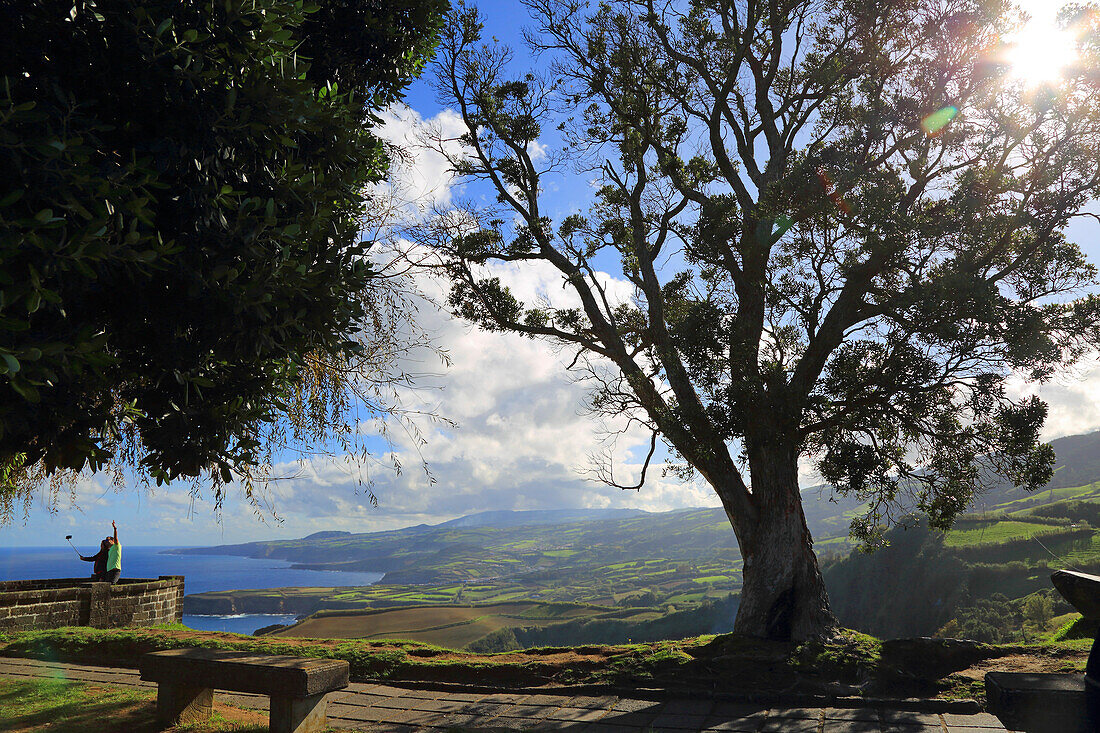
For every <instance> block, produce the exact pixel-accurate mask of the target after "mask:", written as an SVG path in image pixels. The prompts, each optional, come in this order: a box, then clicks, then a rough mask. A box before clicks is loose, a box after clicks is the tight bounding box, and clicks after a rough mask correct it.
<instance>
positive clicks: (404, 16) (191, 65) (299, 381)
mask: <svg viewBox="0 0 1100 733" xmlns="http://www.w3.org/2000/svg"><path fill="white" fill-rule="evenodd" d="M444 7H445V4H444V3H443V2H442V0H433V1H431V2H417V3H414V2H398V3H392V2H376V1H374V0H363V1H360V0H334V1H333V2H326V3H323V4H321V5H320V6H318V5H313V4H307V3H306V2H304V0H256V1H253V0H247V1H246V0H227V1H226V2H222V1H221V0H218V1H216V2H215V1H214V0H203V1H202V2H196V3H183V4H181V3H178V2H173V1H171V0H152V1H151V2H144V1H142V2H138V1H137V0H124V1H123V2H112V3H102V2H97V1H96V0H80V1H79V2H76V3H75V4H74V3H71V2H59V1H55V0H50V1H48V2H34V1H31V0H19V1H18V2H15V3H9V4H7V5H5V7H4V8H3V9H2V10H0V44H3V46H4V47H5V48H7V49H8V51H9V61H8V63H7V64H6V65H5V67H4V76H3V78H2V79H0V170H2V171H3V173H4V175H3V183H0V189H2V190H0V359H2V361H0V471H2V472H3V474H2V477H3V479H4V483H3V484H2V485H0V489H2V490H3V491H2V492H0V493H2V496H3V498H4V500H5V505H6V509H7V511H6V513H7V514H8V515H9V516H10V510H11V498H12V492H15V491H25V488H26V486H27V485H33V484H34V483H35V480H36V479H38V478H40V477H42V476H44V475H49V474H53V473H55V472H59V471H60V472H65V471H79V470H81V469H83V468H86V467H87V468H89V469H91V470H92V471H97V470H101V469H103V468H105V467H108V466H115V467H118V466H121V465H130V466H136V467H138V468H139V469H140V470H141V471H142V472H143V473H145V474H146V475H147V476H149V477H151V478H153V479H155V480H156V481H157V483H161V482H163V481H168V480H172V479H175V478H177V477H181V476H183V477H198V476H201V475H204V474H207V475H209V478H210V480H211V482H212V483H213V484H214V485H215V486H220V484H221V483H223V482H226V481H229V480H230V479H231V478H232V477H233V475H234V474H235V473H236V474H241V475H246V476H247V475H251V474H253V473H254V472H255V471H256V470H257V469H258V467H260V466H262V465H263V464H264V463H265V461H266V460H267V457H266V454H265V448H270V447H271V445H272V444H273V443H274V444H275V445H278V444H279V442H280V440H281V439H282V438H284V437H285V434H286V432H287V431H288V430H289V431H290V432H291V433H292V434H293V437H294V438H299V439H304V438H307V437H308V438H313V439H317V438H318V437H321V438H324V437H325V436H328V435H331V434H332V432H338V431H339V429H340V428H339V425H340V424H341V423H342V422H343V421H342V420H341V419H340V415H341V413H342V411H343V410H346V399H347V398H346V391H347V389H348V382H347V380H346V378H344V377H343V376H341V375H342V374H343V371H341V370H350V369H353V368H354V366H355V364H356V360H358V359H362V358H363V357H364V355H369V354H370V347H369V344H370V342H371V340H372V339H376V338H381V337H382V335H383V334H381V333H370V332H364V331H362V329H363V328H368V329H369V328H370V327H371V325H372V324H375V323H377V322H378V319H379V313H378V312H377V309H378V307H379V304H378V302H377V301H378V300H379V296H378V295H377V294H372V293H376V292H377V290H372V287H373V285H372V282H373V281H372V278H373V275H374V273H373V272H372V270H371V267H370V265H369V264H368V263H367V260H366V259H365V254H366V252H367V249H368V247H369V243H366V242H360V239H359V231H360V227H361V225H362V222H363V218H364V216H365V214H366V204H367V200H366V198H365V193H364V186H365V184H367V183H369V182H371V181H376V180H378V179H379V177H380V176H382V175H383V173H384V172H385V170H386V165H387V161H386V156H385V153H384V150H383V146H382V143H381V142H380V141H379V140H378V139H377V138H376V137H374V136H373V135H372V134H371V133H370V131H369V127H370V125H371V123H372V118H371V117H370V112H371V110H373V109H376V108H377V106H378V105H381V104H385V103H387V102H389V101H392V100H394V99H396V98H398V96H399V95H400V92H401V90H402V89H403V87H404V86H405V85H406V84H407V83H408V81H409V78H410V75H411V74H413V73H415V72H417V71H419V69H420V68H421V66H422V65H423V63H424V61H425V58H426V55H427V54H428V53H429V52H430V50H431V48H432V46H433V43H434V36H435V33H436V31H437V30H438V23H439V21H440V19H441V17H442V16H441V13H442V10H443V9H444ZM306 50H308V52H309V53H308V54H307V53H306ZM318 408H319V409H318ZM288 423H289V425H288ZM330 428H331V429H330ZM21 487H22V488H21Z"/></svg>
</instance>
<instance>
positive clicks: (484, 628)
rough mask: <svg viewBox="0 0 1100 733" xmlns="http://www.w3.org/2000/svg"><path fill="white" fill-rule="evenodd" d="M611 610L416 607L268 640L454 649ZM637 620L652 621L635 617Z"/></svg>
mask: <svg viewBox="0 0 1100 733" xmlns="http://www.w3.org/2000/svg"><path fill="white" fill-rule="evenodd" d="M611 610H612V609H609V608H600V607H598V606H582V605H573V604H545V603H522V602H521V603H496V604H489V605H479V606H454V605H448V606H417V607H410V608H395V609H387V610H378V611H322V612H319V613H317V614H314V615H312V616H309V617H308V618H306V619H304V620H302V621H300V622H299V623H297V624H295V625H294V626H291V627H288V628H286V629H284V630H282V631H278V632H275V633H274V634H272V635H273V636H294V637H310V638H340V639H402V640H406V641H418V642H422V643H425V644H436V645H439V646H445V647H449V648H451V649H460V648H462V647H464V646H466V645H467V644H469V643H471V642H473V641H477V640H478V639H481V638H482V637H484V636H486V635H488V634H490V633H492V632H494V631H498V630H500V629H503V628H510V627H515V626H549V625H552V624H560V623H565V622H567V621H571V620H575V619H582V618H595V617H599V616H601V615H604V614H606V613H607V612H608V611H611ZM638 616H639V617H652V616H653V614H652V613H647V612H644V611H641V612H639V613H638Z"/></svg>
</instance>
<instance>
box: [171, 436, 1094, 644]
mask: <svg viewBox="0 0 1100 733" xmlns="http://www.w3.org/2000/svg"><path fill="white" fill-rule="evenodd" d="M1054 446H1055V449H1056V451H1057V454H1058V457H1059V464H1058V469H1057V471H1056V473H1055V477H1054V480H1053V481H1051V482H1050V484H1048V486H1047V487H1045V488H1044V489H1043V490H1042V491H1039V492H1036V493H1034V494H1025V493H1024V492H1022V491H1021V490H1019V489H1015V488H1014V487H1011V486H1005V485H1001V486H995V487H993V489H992V490H990V491H988V492H986V493H985V494H983V495H982V496H981V497H979V499H978V501H976V502H975V503H974V505H973V506H972V511H971V513H969V514H966V515H963V516H962V517H960V519H959V520H958V521H957V522H956V524H955V526H954V527H953V528H952V529H951V530H950V531H948V532H946V533H944V532H939V531H930V530H928V529H927V528H926V527H924V526H922V525H921V524H920V523H915V524H913V526H910V527H908V528H897V529H894V530H891V531H890V532H889V533H888V535H887V537H888V540H889V545H888V546H887V547H885V548H883V549H881V550H878V551H876V552H874V553H871V554H864V553H860V552H858V551H855V550H854V549H853V548H854V544H853V542H852V541H851V540H850V539H849V538H848V536H847V527H848V523H849V522H850V521H851V519H852V517H854V516H855V515H856V513H857V512H858V510H859V503H858V501H857V500H855V499H853V498H848V497H840V496H834V495H832V494H831V492H829V491H828V489H822V488H820V487H814V488H810V489H806V490H804V492H803V495H804V502H805V505H806V515H807V522H808V524H809V526H810V528H811V531H812V532H813V533H814V535H815V537H816V538H817V542H816V550H817V552H818V555H819V557H820V558H821V560H822V567H823V574H824V576H825V580H826V583H827V585H828V588H829V592H830V597H831V600H832V604H833V609H834V611H835V612H836V613H837V616H838V617H839V619H840V621H841V623H842V624H843V625H844V626H846V627H849V628H853V629H857V630H860V631H863V632H867V633H872V634H875V635H877V636H880V637H884V638H889V637H899V636H928V635H936V634H940V635H945V636H952V635H957V636H965V637H967V638H975V639H978V640H981V641H990V642H1011V641H1026V640H1029V639H1033V638H1037V637H1038V636H1041V635H1046V634H1051V633H1053V632H1054V631H1055V630H1056V627H1057V626H1059V625H1064V624H1065V623H1066V622H1068V621H1071V620H1072V616H1070V615H1068V614H1069V611H1070V610H1071V609H1069V607H1068V606H1066V605H1065V604H1064V603H1063V602H1062V601H1061V599H1060V598H1059V597H1058V596H1057V594H1056V593H1054V592H1053V590H1052V589H1051V587H1050V582H1049V574H1050V572H1051V571H1052V570H1054V569H1057V568H1060V567H1073V568H1077V569H1082V570H1085V571H1090V570H1100V532H1098V531H1097V529H1095V528H1097V527H1100V462H1097V461H1096V460H1095V459H1094V456H1097V455H1100V433H1098V434H1092V435H1089V436H1075V437H1072V438H1065V439H1061V440H1058V441H1054ZM1076 480H1088V482H1087V483H1083V484H1080V485H1065V484H1066V483H1067V482H1068V481H1076ZM180 552H201V553H207V554H235V555H244V556H248V557H271V558H278V559H284V560H289V561H291V562H293V563H295V564H296V566H297V567H306V568H310V569H325V570H333V571H334V572H333V573H332V576H333V578H334V580H335V582H334V583H333V585H332V586H329V587H317V588H278V589H268V590H256V591H224V592H217V593H202V594H195V595H190V596H188V597H187V599H186V607H187V612H188V613H202V614H236V613H291V614H296V615H298V616H299V617H305V618H302V619H301V620H300V621H299V623H297V624H295V625H294V626H292V627H290V628H273V629H268V630H265V633H271V634H274V635H278V636H315V637H323V636H333V637H344V638H363V639H379V638H402V639H408V640H413V641H422V642H426V643H432V644H439V645H442V646H448V647H452V648H463V647H464V648H470V649H472V650H477V651H504V650H508V649H515V648H519V647H522V646H537V645H549V644H577V643H625V642H627V641H629V640H633V641H652V640H656V639H662V638H683V637H687V636H692V635H698V634H706V633H719V632H724V631H729V630H730V629H731V628H732V623H733V618H734V615H735V612H736V605H737V592H738V590H739V588H740V585H741V573H740V566H741V558H740V554H739V552H738V549H737V546H736V543H735V542H734V536H733V532H732V530H731V529H730V527H729V523H728V521H727V519H726V517H725V514H724V513H723V511H722V510H721V509H716V508H714V509H712V508H705V509H686V510H679V511H673V512H665V513H645V512H626V513H623V512H618V513H611V514H607V513H604V514H601V513H600V512H598V511H596V512H593V513H592V514H591V515H589V517H588V519H585V514H584V512H583V511H573V510H570V511H568V512H565V513H562V514H560V515H557V516H555V513H554V512H539V513H535V512H532V513H524V512H492V513H488V514H486V515H472V516H469V517H463V518H461V519H459V520H453V521H451V522H447V523H444V524H441V525H436V526H423V525H421V526H417V527H408V528H405V529H400V530H393V531H388V532H376V533H365V534H352V533H342V532H323V533H318V534H316V535H313V536H310V537H306V538H301V539H295V540H286V541H280V542H267V543H250V544H244V545H231V546H222V547H213V548H200V549H194V550H181V551H180ZM341 570H378V571H381V572H385V573H386V575H385V577H384V578H383V579H382V581H380V582H379V583H377V584H375V585H370V586H358V587H354V586H341V585H340V584H339V580H338V578H339V576H340V572H339V571H341Z"/></svg>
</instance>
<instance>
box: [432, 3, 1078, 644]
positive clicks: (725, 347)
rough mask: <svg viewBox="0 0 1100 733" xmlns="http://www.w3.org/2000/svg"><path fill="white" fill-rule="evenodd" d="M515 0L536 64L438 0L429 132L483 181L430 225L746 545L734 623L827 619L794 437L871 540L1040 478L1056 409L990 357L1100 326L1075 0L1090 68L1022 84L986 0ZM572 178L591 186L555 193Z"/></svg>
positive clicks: (1053, 351) (458, 292) (515, 325)
mask: <svg viewBox="0 0 1100 733" xmlns="http://www.w3.org/2000/svg"><path fill="white" fill-rule="evenodd" d="M525 4H526V5H527V7H528V8H529V10H530V12H531V17H532V19H533V27H532V28H531V30H530V31H529V32H528V33H527V38H526V40H527V42H528V44H529V45H530V46H531V47H532V49H533V51H535V52H536V53H537V54H539V58H540V59H543V60H546V61H547V63H548V65H546V66H543V67H542V68H541V69H531V70H523V69H516V68H515V66H516V64H515V63H514V58H513V55H512V52H511V51H510V50H509V49H507V48H504V47H502V46H501V45H499V44H495V43H484V42H483V40H482V38H481V19H480V16H479V14H478V12H477V10H476V9H474V8H470V7H460V8H458V9H457V10H456V11H455V12H454V13H453V14H452V15H451V17H450V18H449V22H448V25H447V29H446V30H445V32H444V36H443V40H442V43H441V51H440V55H439V57H438V58H437V62H436V72H437V75H438V88H439V91H440V97H441V101H443V102H445V103H446V104H449V105H453V106H454V108H455V109H456V110H458V112H459V113H460V115H461V117H462V119H463V121H464V122H465V126H466V132H465V134H464V135H463V136H462V137H461V138H460V139H459V140H457V141H448V140H438V141H437V142H438V144H439V148H440V150H441V151H442V152H444V153H446V154H448V155H449V156H450V160H451V162H452V165H453V168H454V170H455V171H456V172H457V173H459V174H461V175H463V176H465V177H466V179H467V180H471V181H480V182H481V183H482V184H484V185H488V186H489V187H490V189H491V190H492V191H493V192H494V193H495V196H496V203H495V204H492V205H489V206H481V205H475V204H474V203H471V204H469V205H467V206H465V207H464V208H463V210H462V211H461V212H460V213H457V214H456V213H455V212H447V213H446V214H445V215H443V216H440V217H439V218H438V219H437V221H436V222H435V226H434V228H432V229H430V230H427V231H421V232H420V234H419V236H420V238H421V239H420V241H422V242H423V243H425V244H427V245H429V246H431V247H433V248H434V249H435V250H436V251H437V252H438V253H439V254H440V256H441V260H442V263H443V265H444V266H445V268H446V271H447V272H448V273H449V275H450V277H451V279H452V281H453V288H452V291H451V302H452V304H453V305H454V307H455V308H456V309H457V310H458V311H459V312H460V313H461V314H463V315H464V316H466V317H468V318H470V319H472V320H474V321H476V322H478V323H480V324H482V325H483V326H485V327H487V328H492V329H505V330H510V331H515V332H518V333H522V334H527V335H530V336H532V337H538V338H546V339H550V340H552V341H555V342H557V343H561V344H566V345H569V346H571V347H573V348H575V349H576V350H577V352H578V355H579V356H578V360H577V362H575V363H577V364H580V365H582V366H583V365H585V364H586V363H587V364H588V369H589V374H588V376H589V377H592V378H595V379H597V380H598V383H599V388H598V389H597V392H596V394H595V395H594V398H593V404H594V405H596V406H597V407H598V408H601V409H604V410H606V411H608V412H611V413H616V414H625V415H628V416H629V418H630V419H631V420H634V421H636V422H637V423H641V424H643V425H645V426H646V427H647V428H648V429H650V430H651V431H652V433H653V435H654V437H655V438H656V436H658V435H659V436H660V437H661V438H663V440H664V441H665V443H666V444H667V445H668V447H669V448H670V449H671V450H672V451H673V453H674V454H675V455H676V456H678V457H679V458H680V459H682V463H683V465H684V466H686V467H688V468H689V469H691V470H693V471H695V472H697V473H698V474H699V475H701V476H702V477H703V478H704V479H705V480H706V481H707V482H708V483H709V484H710V485H711V486H712V487H713V488H714V490H715V492H716V493H717V495H718V496H719V498H720V499H721V501H722V503H723V506H724V507H725V509H726V513H727V515H728V516H729V518H730V521H731V524H732V525H733V528H734V531H735V532H736V534H737V538H738V542H739V544H740V546H741V551H742V554H743V556H744V558H745V568H744V588H743V594H742V599H741V604H740V608H739V612H738V618H737V623H736V629H737V630H740V631H745V632H748V633H752V634H759V635H767V636H774V637H782V638H789V637H804V636H807V635H810V634H815V633H820V632H821V631H822V630H824V629H827V628H829V627H830V626H831V625H832V624H834V623H835V620H834V619H833V617H832V614H831V612H830V611H829V607H828V600H827V595H826V593H825V589H824V586H823V585H822V583H821V578H820V573H819V571H818V567H817V561H816V558H815V556H814V554H813V551H812V538H810V536H809V533H808V531H807V530H806V527H805V521H804V518H803V513H802V508H801V496H800V494H799V488H798V482H797V476H798V461H799V460H800V459H812V460H813V461H815V462H816V466H817V468H818V470H819V472H820V473H821V475H822V476H824V477H825V478H826V480H827V481H828V482H830V483H831V484H832V485H833V486H835V487H836V489H837V490H839V491H841V492H846V493H851V494H855V495H858V496H859V497H861V498H864V499H866V500H867V501H868V506H869V507H870V509H869V511H868V512H867V513H866V514H865V515H864V516H862V517H859V518H858V519H857V520H856V521H855V522H854V523H853V532H854V534H855V536H856V537H858V538H859V539H861V540H863V541H864V542H865V543H867V544H869V545H873V544H875V543H876V542H877V540H878V538H879V536H880V534H881V531H882V528H883V527H884V526H886V525H887V524H889V522H890V521H891V520H892V519H896V518H897V517H898V516H899V515H900V513H903V512H910V511H914V510H916V511H919V512H921V513H923V514H925V515H927V517H928V519H929V522H930V524H931V525H932V526H933V527H940V528H942V527H947V526H949V525H950V524H951V522H952V519H953V518H954V517H955V516H956V515H957V514H958V513H959V512H961V511H962V510H963V509H964V508H965V507H966V506H967V504H968V502H969V501H970V500H971V498H972V497H973V496H974V495H975V492H977V491H980V490H981V488H982V486H983V485H984V484H985V483H987V482H988V481H990V480H992V478H993V477H995V476H1002V477H1006V478H1008V479H1010V480H1011V481H1013V482H1015V483H1016V484H1017V485H1021V486H1024V487H1027V488H1035V487H1038V486H1041V485H1043V484H1044V483H1045V482H1046V481H1047V480H1048V479H1049V478H1050V475H1051V467H1052V461H1053V453H1052V451H1051V450H1050V448H1049V446H1047V445H1044V444H1043V443H1042V442H1041V441H1040V438H1039V435H1040V430H1041V428H1042V425H1043V421H1044V419H1045V415H1046V406H1045V404H1044V403H1043V402H1042V401H1041V400H1039V399H1038V398H1035V397H1026V398H1019V397H1017V396H1015V395H1014V394H1013V393H1012V391H1011V390H1010V389H1009V388H1008V380H1009V379H1010V377H1012V376H1013V375H1020V376H1022V377H1023V378H1024V379H1026V380H1029V381H1031V382H1042V381H1043V380H1045V379H1048V378H1050V377H1051V376H1052V375H1053V374H1054V373H1056V371H1057V370H1058V369H1059V368H1061V367H1064V366H1065V365H1067V364H1071V363H1073V362H1074V361H1075V360H1077V359H1078V358H1080V357H1081V356H1083V355H1084V354H1086V353H1089V352H1090V350H1092V349H1095V348H1096V346H1097V344H1098V343H1100V298H1097V297H1096V296H1094V295H1090V294H1089V292H1090V289H1094V288H1095V286H1096V285H1097V272H1096V269H1095V267H1094V266H1093V265H1092V264H1090V263H1089V262H1087V261H1086V259H1085V257H1084V256H1083V254H1082V252H1081V251H1080V249H1079V248H1078V247H1077V245H1076V244H1074V243H1073V242H1071V241H1069V240H1068V239H1067V237H1066V234H1065V231H1066V227H1067V225H1069V224H1070V222H1071V221H1072V220H1074V219H1075V218H1078V217H1083V216H1089V215H1090V214H1089V213H1088V211H1087V209H1086V206H1087V204H1088V203H1089V202H1090V201H1093V200H1094V199H1095V198H1096V196H1097V194H1098V193H1100V106H1098V105H1097V102H1096V99H1097V97H1096V94H1097V91H1098V88H1097V84H1098V77H1097V74H1096V69H1097V64H1096V55H1095V50H1096V43H1095V41H1096V30H1095V18H1096V14H1095V12H1094V11H1093V10H1092V9H1090V8H1088V7H1084V6H1082V7H1076V8H1074V9H1072V10H1070V11H1068V12H1067V13H1066V14H1065V16H1064V17H1063V19H1062V20H1063V22H1064V24H1065V25H1066V26H1067V27H1070V28H1071V29H1072V30H1074V32H1075V33H1076V41H1075V42H1077V43H1078V44H1079V46H1080V48H1079V56H1078V60H1077V62H1076V63H1075V64H1074V65H1073V66H1072V67H1071V68H1068V69H1067V70H1066V73H1065V76H1064V78H1063V79H1061V80H1059V81H1056V82H1053V83H1050V84H1047V85H1044V86H1039V87H1032V86H1029V85H1028V84H1026V83H1025V82H1024V81H1022V80H1020V79H1018V78H1016V77H1015V76H1014V75H1013V73H1012V69H1011V67H1010V65H1009V64H1008V63H1007V62H1006V61H1005V57H1004V54H1003V52H1004V50H1005V49H1006V46H1007V43H1008V41H1007V40H1006V39H1008V38H1009V37H1010V33H1011V31H1012V30H1013V28H1014V27H1016V25H1017V24H1018V18H1017V17H1016V16H1014V15H1013V10H1012V7H1011V6H1010V5H1009V4H1008V3H1007V2H1003V1H1002V0H912V1H911V2H866V1H864V0H826V2H817V1H814V2H810V1H808V0H777V1H773V2H766V3H765V2H759V1H758V0H692V1H691V2H686V3H657V2H654V1H653V0H622V1H620V2H616V3H601V4H599V5H593V6H589V5H587V4H585V3H581V2H577V1H575V0H525ZM561 175H573V176H584V177H586V178H587V179H588V180H591V181H594V184H593V185H594V188H593V189H592V191H593V193H592V198H591V202H590V206H589V208H588V209H587V210H586V211H574V212H571V213H568V214H567V215H563V216H559V217H557V218H552V216H551V212H552V210H553V209H552V208H551V206H550V205H549V204H548V203H547V202H546V198H547V190H548V188H549V187H550V181H553V180H555V176H561ZM501 263H509V264H512V265H514V264H515V263H518V264H519V265H520V266H524V265H532V266H533V265H536V264H537V265H539V266H543V267H545V266H546V265H547V264H548V265H549V266H551V267H552V268H554V269H556V271H557V272H558V273H559V274H560V276H561V278H562V281H563V283H564V285H565V287H566V289H567V290H568V291H570V292H571V295H572V302H568V303H562V304H560V305H554V304H552V303H551V304H546V303H524V302H520V301H519V300H518V299H517V298H516V297H514V296H513V294H512V293H511V292H510V291H509V290H508V289H507V288H506V287H505V286H504V285H502V283H501V280H500V279H499V270H497V269H495V268H496V267H497V266H499V265H500V264H501ZM601 269H610V270H612V271H614V270H618V272H615V275H616V276H619V275H620V274H621V277H622V278H624V279H625V280H626V281H627V282H629V284H630V287H631V288H632V290H633V295H632V297H630V298H627V299H625V300H616V299H615V298H614V297H612V296H611V295H610V293H609V290H608V289H607V288H606V287H605V283H606V281H605V279H601V272H600V270H601ZM608 367H610V368H608ZM649 455H650V457H652V456H653V455H654V451H652V450H651V451H650V454H649ZM648 464H649V459H648V458H647V461H646V465H647V466H648ZM644 477H645V473H644V472H643V474H642V478H643V480H644Z"/></svg>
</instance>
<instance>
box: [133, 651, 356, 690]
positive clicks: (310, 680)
mask: <svg viewBox="0 0 1100 733" xmlns="http://www.w3.org/2000/svg"><path fill="white" fill-rule="evenodd" d="M348 673H349V665H348V663H347V662H346V661H344V660H342V659H306V658H301V657H288V656H281V655H265V654H251V653H249V652H230V651H222V650H219V649H170V650H168V651H162V652H152V653H149V654H145V655H144V656H142V658H141V679H143V680H147V681H150V682H161V681H168V682H180V683H183V684H192V685H199V684H204V685H208V686H211V687H215V688H217V689H222V690H233V691H235V692H252V693H255V694H260V695H272V696H282V697H310V696H313V695H318V694H321V693H324V692H330V691H332V690H339V689H343V688H344V687H347V686H348Z"/></svg>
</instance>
